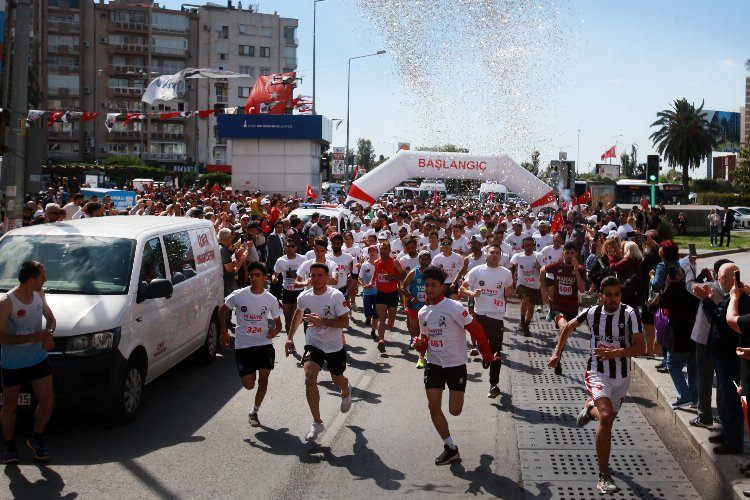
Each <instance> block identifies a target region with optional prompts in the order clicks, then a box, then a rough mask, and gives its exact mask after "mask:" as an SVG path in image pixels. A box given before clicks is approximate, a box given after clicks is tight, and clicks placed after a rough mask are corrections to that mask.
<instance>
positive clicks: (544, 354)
mask: <svg viewBox="0 0 750 500" xmlns="http://www.w3.org/2000/svg"><path fill="white" fill-rule="evenodd" d="M511 349H513V348H511ZM516 354H517V355H518V357H519V359H520V358H523V357H527V358H529V359H549V357H550V356H551V355H552V349H550V350H549V351H547V350H538V349H530V350H517V352H516ZM588 358H589V353H588V352H587V351H584V350H582V349H577V350H567V349H566V350H565V352H564V353H563V362H565V360H566V359H570V360H572V361H580V360H586V359H588Z"/></svg>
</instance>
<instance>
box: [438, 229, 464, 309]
mask: <svg viewBox="0 0 750 500" xmlns="http://www.w3.org/2000/svg"><path fill="white" fill-rule="evenodd" d="M452 245H453V239H452V238H451V237H450V236H444V237H443V238H442V239H441V240H440V250H441V252H442V253H441V254H439V255H437V256H435V257H433V259H432V265H433V266H435V267H439V268H440V269H442V270H443V271H445V273H446V275H447V277H446V279H445V296H446V297H448V298H451V297H452V296H453V295H456V294H457V293H458V283H456V282H455V280H456V278H458V275H459V273H460V272H461V269H463V266H464V258H463V256H462V255H461V254H457V253H454V252H453V250H451V246H452Z"/></svg>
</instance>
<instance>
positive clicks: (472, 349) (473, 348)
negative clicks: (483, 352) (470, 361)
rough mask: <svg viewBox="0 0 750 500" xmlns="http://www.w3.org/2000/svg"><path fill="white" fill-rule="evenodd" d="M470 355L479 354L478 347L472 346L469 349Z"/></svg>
mask: <svg viewBox="0 0 750 500" xmlns="http://www.w3.org/2000/svg"><path fill="white" fill-rule="evenodd" d="M469 356H479V349H477V348H476V347H472V348H471V350H470V351H469Z"/></svg>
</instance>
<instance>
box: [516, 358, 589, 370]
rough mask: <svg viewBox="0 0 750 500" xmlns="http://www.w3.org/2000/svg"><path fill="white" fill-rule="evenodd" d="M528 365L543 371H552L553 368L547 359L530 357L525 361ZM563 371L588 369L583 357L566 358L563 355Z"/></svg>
mask: <svg viewBox="0 0 750 500" xmlns="http://www.w3.org/2000/svg"><path fill="white" fill-rule="evenodd" d="M524 364H525V365H526V366H528V367H529V368H531V369H533V370H541V371H552V368H550V367H549V366H547V360H545V359H530V360H528V361H526V362H525V363H524ZM562 366H563V373H583V372H584V371H586V361H585V360H581V359H570V360H568V359H565V357H564V355H563V360H562Z"/></svg>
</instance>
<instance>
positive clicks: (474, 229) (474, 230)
mask: <svg viewBox="0 0 750 500" xmlns="http://www.w3.org/2000/svg"><path fill="white" fill-rule="evenodd" d="M464 234H465V235H466V237H467V238H471V237H472V236H474V235H475V234H479V226H477V225H476V224H474V225H473V226H471V227H469V226H464Z"/></svg>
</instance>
